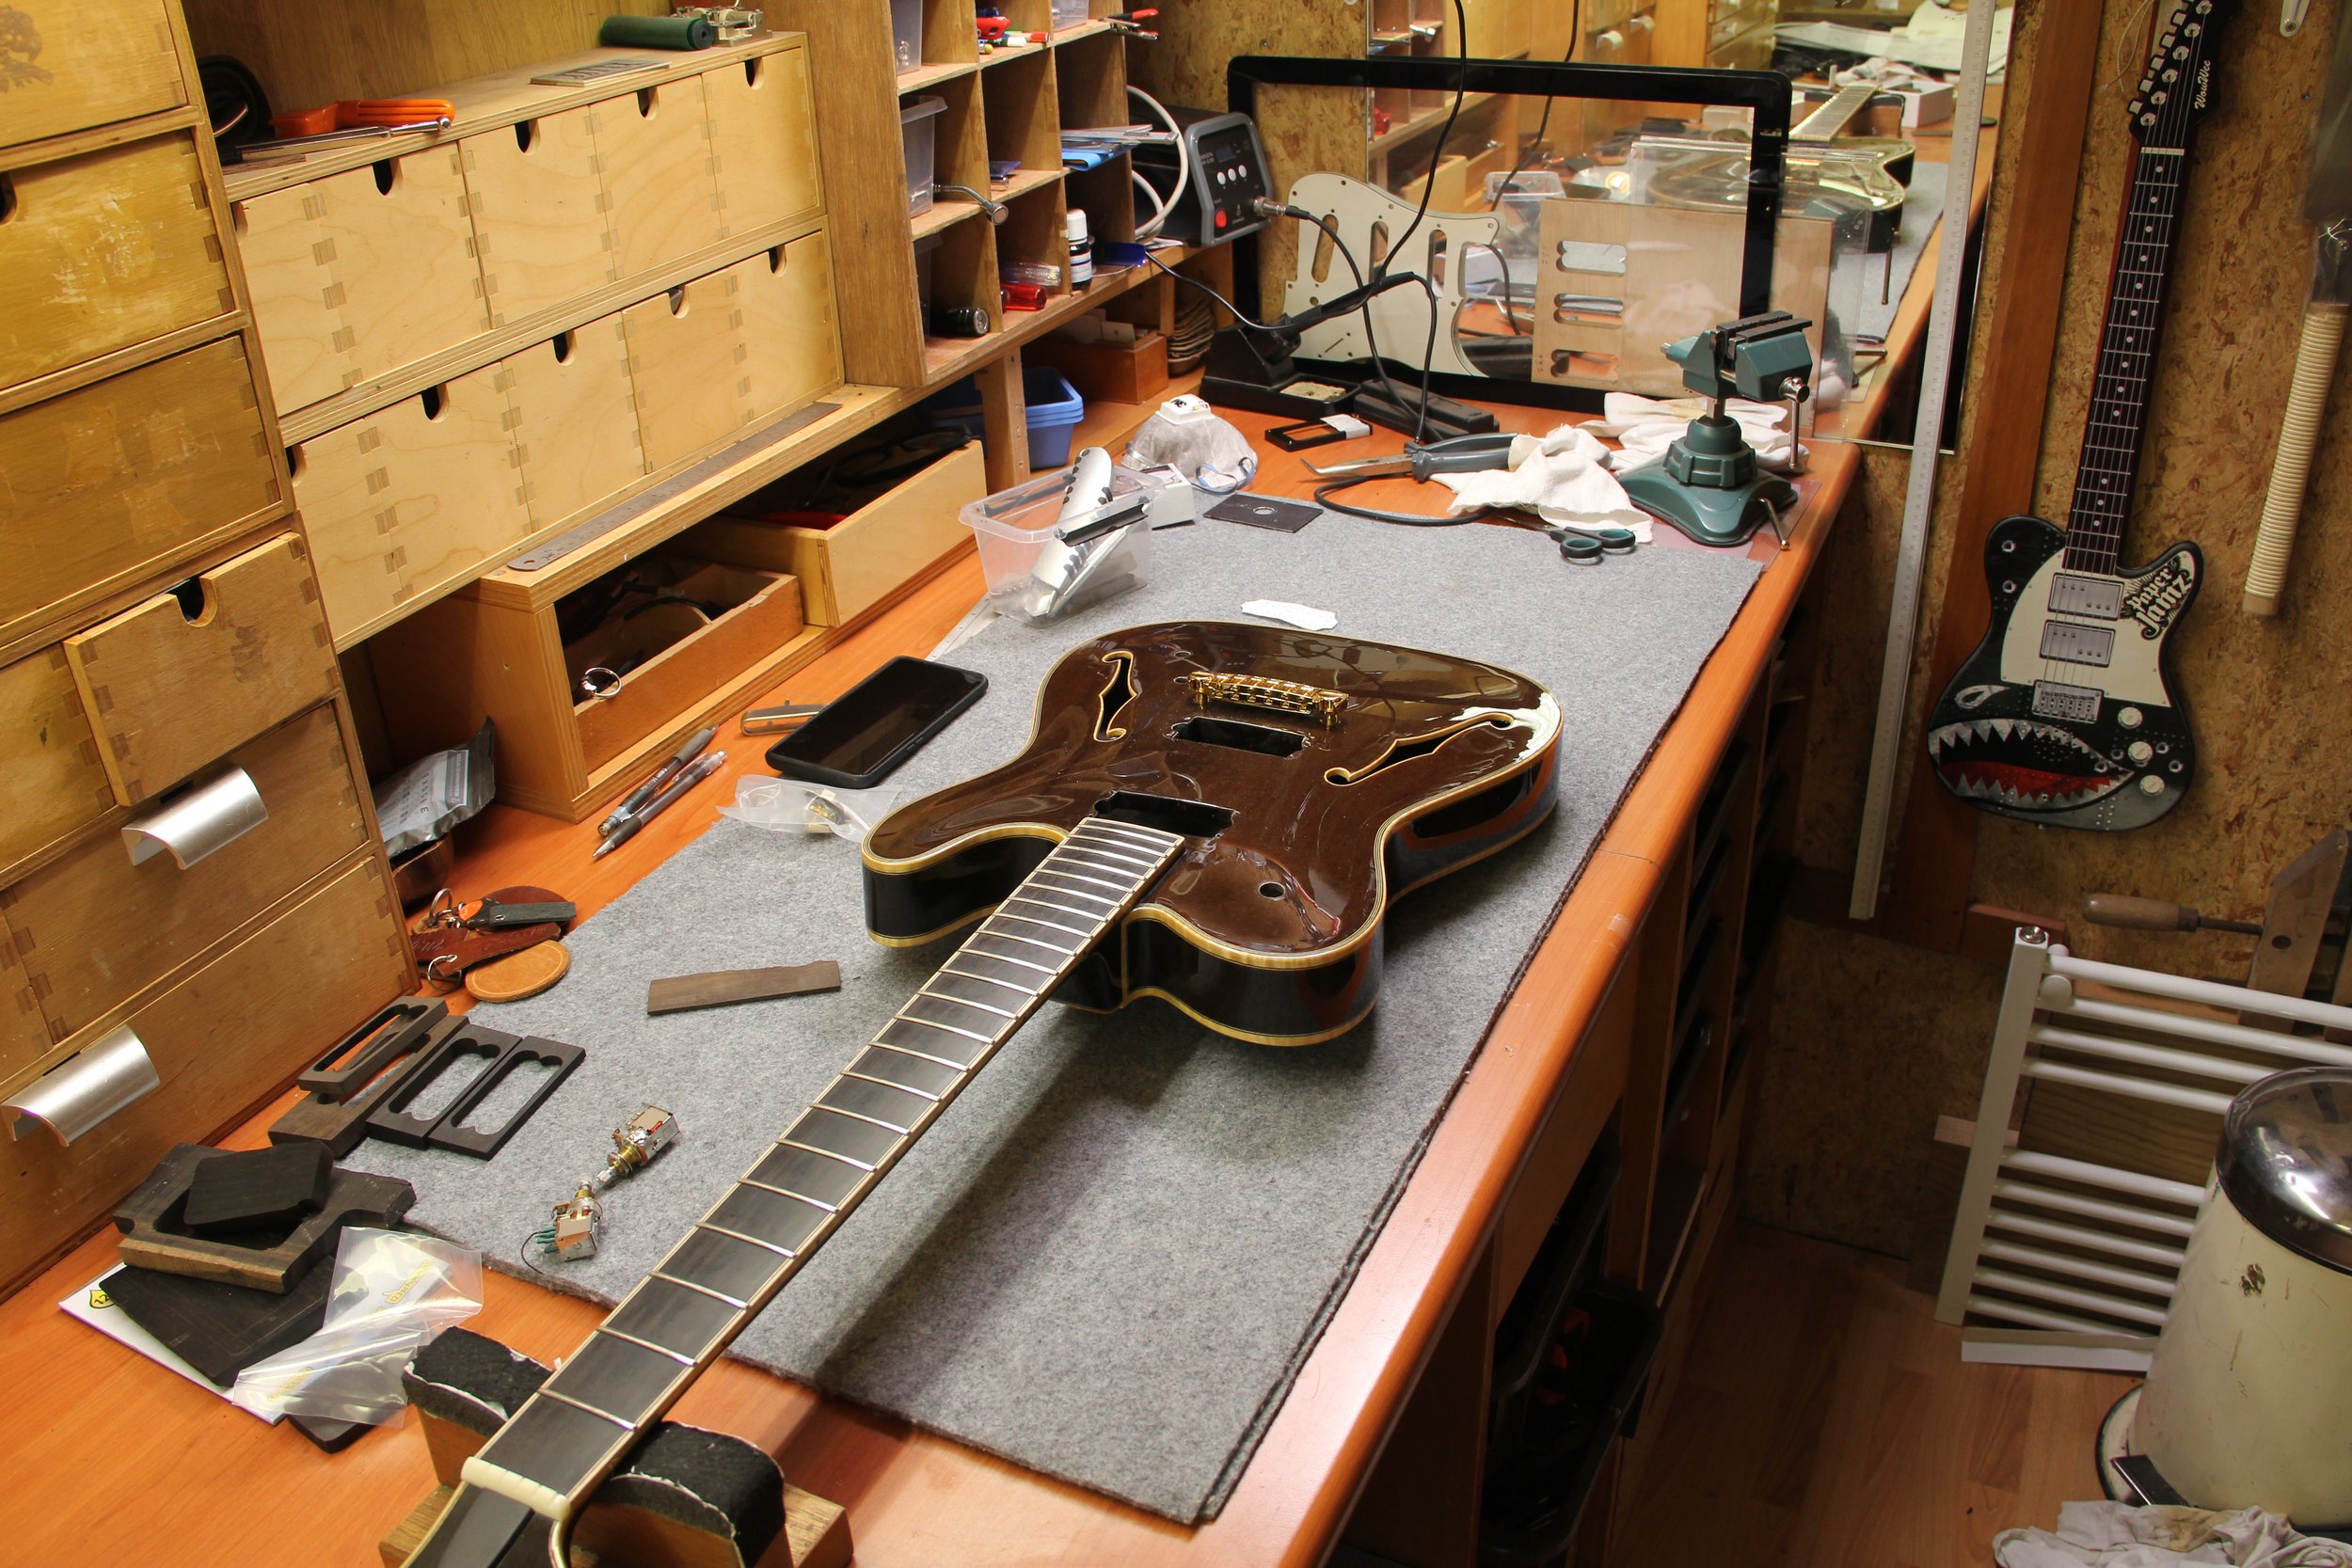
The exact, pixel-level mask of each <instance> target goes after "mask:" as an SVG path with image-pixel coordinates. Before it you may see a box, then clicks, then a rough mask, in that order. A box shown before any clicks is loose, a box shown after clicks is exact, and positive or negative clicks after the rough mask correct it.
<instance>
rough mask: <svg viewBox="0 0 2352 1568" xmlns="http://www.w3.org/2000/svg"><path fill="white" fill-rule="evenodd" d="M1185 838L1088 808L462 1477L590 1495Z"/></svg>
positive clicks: (555, 1509) (566, 1508)
mask: <svg viewBox="0 0 2352 1568" xmlns="http://www.w3.org/2000/svg"><path fill="white" fill-rule="evenodd" d="M1183 846H1184V839H1183V838H1181V837H1179V836H1178V835H1176V834H1174V833H1168V832H1160V831H1158V830H1156V829H1152V828H1142V827H1136V826H1133V825H1131V824H1128V823H1124V822H1113V821H1107V820H1105V819H1103V818H1101V817H1090V818H1089V819H1088V820H1087V821H1086V822H1084V823H1082V824H1081V825H1080V826H1079V827H1078V828H1077V829H1076V830H1075V831H1074V832H1072V833H1071V835H1070V836H1069V838H1067V839H1066V840H1064V841H1063V842H1062V843H1061V844H1060V845H1058V846H1057V847H1055V849H1054V850H1053V851H1052V852H1051V853H1050V854H1048V855H1047V856H1046V857H1045V859H1044V860H1043V861H1042V862H1041V863H1040V864H1039V865H1038V867H1037V869H1036V870H1035V871H1033V872H1031V873H1030V874H1029V876H1028V878H1027V879H1026V880H1025V881H1024V882H1023V883H1022V884H1021V886H1020V887H1018V888H1016V889H1015V890H1014V891H1013V892H1012V894H1011V895H1009V897H1007V898H1006V900H1005V901H1004V902H1003V903H1002V904H1000V905H999V906H997V908H996V910H995V911H994V912H993V913H992V914H991V915H990V916H989V917H988V918H987V919H986V920H984V921H982V922H981V924H980V925H979V927H977V929H976V930H975V931H974V932H973V933H972V935H971V937H970V938H969V939H968V940H966V941H965V942H964V943H963V945H962V946H961V947H959V948H958V949H957V950H956V952H955V955H954V956H953V957H952V958H948V959H947V961H946V964H944V965H943V966H942V967H941V968H940V970H939V972H938V973H937V974H934V975H933V976H932V977H931V979H930V982H929V983H927V984H926V985H925V986H924V987H923V989H922V990H919V991H917V992H916V993H915V994H914V996H913V997H912V998H911V999H909V1001H908V1002H907V1005H906V1006H903V1007H901V1008H899V1009H898V1014H897V1015H896V1016H895V1017H893V1018H892V1019H891V1021H890V1022H888V1023H886V1024H884V1025H883V1026H882V1031H881V1033H879V1034H877V1035H876V1036H875V1037H874V1039H873V1043H872V1044H870V1045H868V1046H867V1047H866V1050H865V1051H864V1052H863V1053H860V1054H859V1056H858V1057H857V1059H856V1060H855V1061H853V1062H852V1063H850V1067H849V1069H847V1070H846V1071H844V1072H843V1073H842V1074H841V1075H840V1076H839V1077H838V1078H835V1079H834V1081H833V1085H832V1086H831V1087H829V1088H827V1089H826V1090H825V1092H824V1093H823V1094H821V1095H819V1096H818V1098H817V1100H816V1102H815V1103H814V1104H812V1105H811V1106H810V1107H809V1109H808V1110H807V1111H806V1112H805V1113H803V1115H802V1117H801V1118H800V1119H799V1120H798V1121H796V1122H794V1123H793V1124H792V1126H791V1127H790V1128H789V1129H787V1131H786V1132H785V1133H784V1135H783V1136H782V1137H780V1138H778V1139H777V1140H776V1141H775V1143H774V1144H773V1145H771V1147H770V1148H768V1149H767V1150H766V1151H764V1152H763V1153H762V1154H761V1156H760V1158H759V1160H758V1162H757V1163H756V1164H754V1165H753V1166H752V1168H751V1169H750V1170H749V1171H747V1172H745V1173H744V1175H743V1177H742V1179H741V1180H739V1181H738V1182H736V1184H735V1185H734V1187H733V1188H731V1189H730V1190H729V1191H728V1192H727V1193H726V1194H725V1195H724V1196H722V1197H721V1198H720V1199H719V1201H718V1202H716V1203H714V1204H712V1205H711V1206H710V1209H709V1211H708V1212H706V1213H705V1214H704V1215H703V1217H702V1218H701V1220H699V1221H698V1222H696V1224H695V1225H694V1227H693V1228H692V1229H691V1230H689V1231H688V1232H687V1233H686V1235H685V1237H684V1239H682V1240H681V1241H679V1242H678V1243H677V1244H676V1245H675V1246H674V1247H672V1248H671V1249H670V1252H669V1255H668V1256H667V1257H665V1258H664V1259H662V1260H661V1262H660V1264H659V1265H657V1266H656V1267H655V1269H654V1270H653V1272H652V1273H651V1274H648V1275H646V1276H645V1277H644V1279H643V1280H641V1281H639V1282H638V1285H637V1287H636V1289H634V1290H633V1291H630V1292H629V1293H628V1296H627V1297H626V1298H625V1299H624V1300H623V1301H622V1302H621V1304H620V1305H619V1306H618V1307H615V1308H613V1310H612V1315H611V1316H610V1317H608V1318H607V1319H606V1320H605V1321H604V1323H602V1324H601V1325H600V1326H598V1328H597V1329H596V1332H595V1333H594V1334H592V1335H591V1336H590V1337H589V1338H588V1342H587V1343H586V1344H585V1345H583V1346H582V1347H581V1348H580V1353H579V1354H576V1355H574V1356H573V1357H572V1358H571V1359H570V1360H569V1361H567V1362H565V1363H564V1367H563V1370H560V1371H558V1372H557V1373H556V1374H555V1375H554V1376H553V1377H551V1378H549V1379H548V1381H547V1383H546V1384H544V1385H543V1386H541V1387H540V1389H539V1391H538V1392H537V1393H535V1394H533V1395H532V1397H531V1398H530V1399H529V1400H528V1401H527V1402H525V1403H524V1404H523V1405H522V1407H521V1408H520V1409H518V1410H517V1411H516V1412H515V1414H514V1416H513V1417H512V1418H510V1419H509V1420H508V1421H507V1422H506V1424H505V1425H504V1426H503V1427H501V1429H500V1430H499V1432H498V1433H497V1434H496V1435H495V1436H493V1437H492V1438H491V1439H490V1441H489V1443H488V1444H487V1445H486V1446H485V1448H484V1449H482V1451H481V1452H479V1453H477V1454H476V1455H474V1456H473V1457H472V1458H471V1459H469V1460H468V1461H467V1462H466V1469H465V1479H466V1480H467V1481H468V1482H469V1484H471V1485H472V1486H475V1487H478V1488H481V1489H483V1490H485V1491H487V1492H490V1493H494V1494H497V1495H499V1496H500V1497H505V1498H510V1499H513V1500H514V1501H515V1502H517V1503H520V1504H524V1505H527V1506H528V1507H529V1508H531V1509H532V1510H533V1511H534V1512H536V1513H540V1514H543V1515H545V1516H547V1517H548V1518H552V1519H562V1518H564V1517H565V1516H566V1515H567V1514H569V1513H571V1512H572V1511H573V1510H574V1509H576V1508H578V1507H579V1506H580V1504H581V1503H582V1502H584V1501H585V1500H586V1498H587V1497H588V1495H589V1494H590V1493H592V1492H593V1491H595V1490H596V1484H597V1483H598V1482H599V1481H602V1480H603V1479H604V1478H605V1477H606V1476H607V1475H608V1474H610V1473H611V1472H612V1469H613V1467H614V1466H615V1465H618V1464H619V1463H620V1462H621V1460H622V1458H623V1457H624V1456H625V1455H626V1454H627V1453H628V1450H629V1449H630V1447H631V1446H632V1445H634V1444H635V1443H636V1442H637V1440H638V1438H639V1437H640V1436H642V1435H643V1434H644V1432H645V1430H646V1429H647V1428H648V1427H650V1426H651V1425H652V1424H653V1423H654V1422H655V1421H657V1420H659V1419H660V1417H661V1414H662V1412H663V1411H665V1410H667V1409H668V1408H669V1407H670V1405H671V1404H672V1402H675V1400H676V1399H677V1397H678V1396H679V1395H680V1394H682V1393H684V1392H685V1390H686V1388H687V1386H689V1385H690V1384H691V1383H692V1382H693V1380H694V1378H695V1377H696V1376H697V1375H698V1374H699V1373H700V1372H701V1371H702V1370H703V1368H705V1367H706V1366H707V1365H709V1364H710V1362H711V1361H713V1360H714V1359H716V1358H717V1356H718V1355H719V1354H720V1353H721V1352H722V1351H723V1350H724V1349H725V1348H726V1347H727V1344H728V1343H729V1342H730V1341H731V1340H733V1339H734V1338H735V1337H736V1335H737V1334H738V1333H739V1332H740V1331H741V1330H742V1328H743V1325H744V1324H745V1323H749V1322H750V1321H751V1320H752V1319H753V1318H754V1317H755V1316H756V1315H757V1314H758V1312H759V1310H760V1308H761V1307H765V1306H767V1305H768V1303H769V1301H770V1300H771V1298H772V1297H774V1295H775V1294H776V1292H777V1291H780V1290H782V1289H783V1288H784V1287H785V1285H786V1284H787V1282H788V1281H789V1280H790V1279H791V1277H792V1276H793V1275H795V1274H796V1273H798V1272H799V1271H800V1268H801V1265H802V1264H803V1263H804V1262H806V1261H807V1260H808V1259H809V1258H810V1257H811V1256H813V1255H814V1254H815V1253H816V1251H817V1249H818V1247H820V1246H822V1245H823V1244H824V1243H825V1241H826V1239H827V1238H829V1237H830V1236H831V1235H832V1234H833V1233H834V1230H835V1229H836V1228H838V1227H839V1226H840V1224H841V1222H842V1221H843V1220H844V1219H846V1218H847V1217H848V1216H849V1214H850V1211H852V1210H854V1209H855V1208H856V1207H857V1206H858V1204H859V1203H860V1202H862V1201H863V1200H864V1199H865V1197H866V1194H867V1193H869V1192H871V1191H872V1190H873V1188H874V1184H875V1183H876V1182H878V1181H880V1180H882V1177H883V1176H884V1175H885V1174H887V1173H888V1171H889V1170H890V1168H891V1166H893V1165H894V1164H897V1163H898V1160H899V1158H900V1157H901V1156H903V1155H904V1154H905V1153H906V1151H907V1149H908V1148H911V1147H912V1146H913V1145H914V1140H915V1139H917V1138H919V1137H921V1136H922V1135H923V1132H925V1130H926V1129H928V1128H929V1127H930V1125H931V1123H932V1122H933V1121H934V1120H936V1119H937V1118H938V1117H939V1114H940V1112H942V1111H943V1110H945V1109H946V1106H947V1104H948V1102H949V1101H953V1100H954V1099H955V1098H956V1096H957V1095H958V1094H959V1093H960V1092H961V1090H962V1088H963V1086H964V1085H965V1084H967V1083H969V1082H970V1081H971V1078H972V1076H973V1074H975V1073H977V1071H979V1069H981V1068H982V1067H983V1066H985V1065H986V1064H987V1062H988V1060H989V1058H990V1057H992V1056H993V1055H994V1054H995V1053H996V1051H997V1049H998V1048H999V1047H1001V1046H1002V1045H1003V1044H1004V1043H1005V1042H1006V1041H1007V1040H1009V1039H1010V1038H1011V1037H1012V1036H1013V1034H1014V1033H1015V1032H1016V1031H1017V1030H1019V1029H1020V1027H1021V1025H1022V1024H1023V1023H1024V1022H1026V1021H1027V1019H1028V1017H1029V1015H1030V1014H1031V1013H1034V1012H1035V1011H1037V1009H1038V1007H1039V1006H1041V1005H1042V1004H1043V1002H1044V1000H1045V997H1046V995H1047V993H1048V992H1050V991H1052V990H1053V989H1054V988H1055V987H1056V986H1057V985H1058V984H1059V983H1060V982H1061V981H1062V980H1063V979H1064V978H1065V977H1067V976H1068V975H1069V974H1070V973H1071V972H1072V971H1073V970H1074V969H1076V968H1077V967H1078V965H1079V963H1080V962H1081V961H1082V960H1083V959H1084V958H1086V957H1087V956H1088V955H1089V953H1091V952H1092V951H1093V950H1094V947H1095V945H1096V943H1098V942H1101V941H1102V940H1103V938H1104V936H1105V935H1107V934H1108V933H1109V932H1110V931H1111V929H1112V928H1113V927H1114V926H1116V925H1117V923H1118V922H1119V920H1120V917H1121V916H1123V915H1124V914H1125V913H1126V912H1127V911H1128V910H1129V909H1131V908H1132V907H1133V906H1134V905H1135V903H1136V901H1137V900H1138V899H1139V898H1141V897H1142V896H1143V894H1144V892H1145V890H1146V889H1148V888H1149V887H1150V886H1151V885H1152V882H1153V881H1154V880H1155V879H1157V878H1158V876H1159V874H1160V873H1161V871H1163V870H1164V869H1165V868H1166V867H1167V865H1168V863H1169V862H1170V861H1171V860H1172V859H1174V858H1175V855H1176V852H1177V851H1178V850H1179V849H1180V848H1182V847H1183ZM422 1560H423V1559H422V1556H421V1557H420V1561H422ZM435 1560H439V1559H435ZM450 1560H451V1561H453V1562H454V1561H456V1559H450Z"/></svg>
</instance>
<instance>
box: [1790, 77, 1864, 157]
mask: <svg viewBox="0 0 2352 1568" xmlns="http://www.w3.org/2000/svg"><path fill="white" fill-rule="evenodd" d="M1878 90H1879V89H1878V86H1877V84H1876V83H1872V82H1856V83H1855V84H1854V85H1853V86H1851V87H1839V88H1838V89H1837V90H1836V92H1834V93H1832V94H1831V95H1830V96H1829V97H1828V98H1827V99H1825V100H1823V101H1822V103H1821V105H1820V108H1817V109H1815V110H1814V111H1813V112H1812V113H1811V114H1809V115H1807V116H1805V117H1804V119H1801V120H1799V121H1798V122H1797V124H1796V128H1795V129H1793V130H1791V131H1790V132H1789V133H1788V139H1789V140H1790V141H1792V142H1825V141H1835V140H1836V139H1837V136H1838V135H1839V133H1841V132H1843V131H1844V130H1845V129H1846V127H1847V125H1848V124H1849V123H1850V122H1851V120H1852V119H1853V117H1854V116H1856V115H1858V114H1860V113H1861V112H1862V110H1863V108H1864V106H1865V105H1866V104H1867V103H1869V102H1870V100H1871V99H1872V98H1873V97H1875V96H1877V93H1878Z"/></svg>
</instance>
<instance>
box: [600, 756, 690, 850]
mask: <svg viewBox="0 0 2352 1568" xmlns="http://www.w3.org/2000/svg"><path fill="white" fill-rule="evenodd" d="M718 733H719V732H718V731H717V730H696V731H695V732H694V733H693V734H692V735H690V736H687V737H686V744H685V745H683V746H681V747H679V748H678V749H677V755H675V756H674V757H672V758H671V759H670V760H669V761H667V762H665V763H663V764H662V765H661V766H660V767H659V768H655V769H654V770H653V773H652V776H651V777H649V778H647V779H646V780H645V782H644V784H639V785H638V786H637V787H636V788H635V789H632V790H630V791H629V792H628V800H623V801H622V802H621V803H620V804H619V805H617V806H615V807H613V808H612V816H608V817H606V818H605V819H604V820H603V821H601V822H599V823H597V824H596V836H597V837H598V838H611V837H612V835H613V833H614V832H616V831H618V830H619V828H620V826H621V823H622V822H623V821H625V820H626V819H628V817H631V816H636V815H637V814H638V813H639V812H641V811H643V810H644V809H645V802H646V801H648V800H652V799H653V798H654V797H655V796H656V795H659V794H660V792H661V786H662V785H663V784H668V783H669V782H670V781H671V780H672V779H675V778H676V777H677V776H678V770H679V769H680V768H684V767H685V766H686V765H687V764H688V763H690V762H691V761H693V760H694V759H695V758H696V757H698V756H700V755H702V751H703V748H704V747H706V746H707V745H709V744H710V741H711V737H712V736H716V735H717V734H718Z"/></svg>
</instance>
